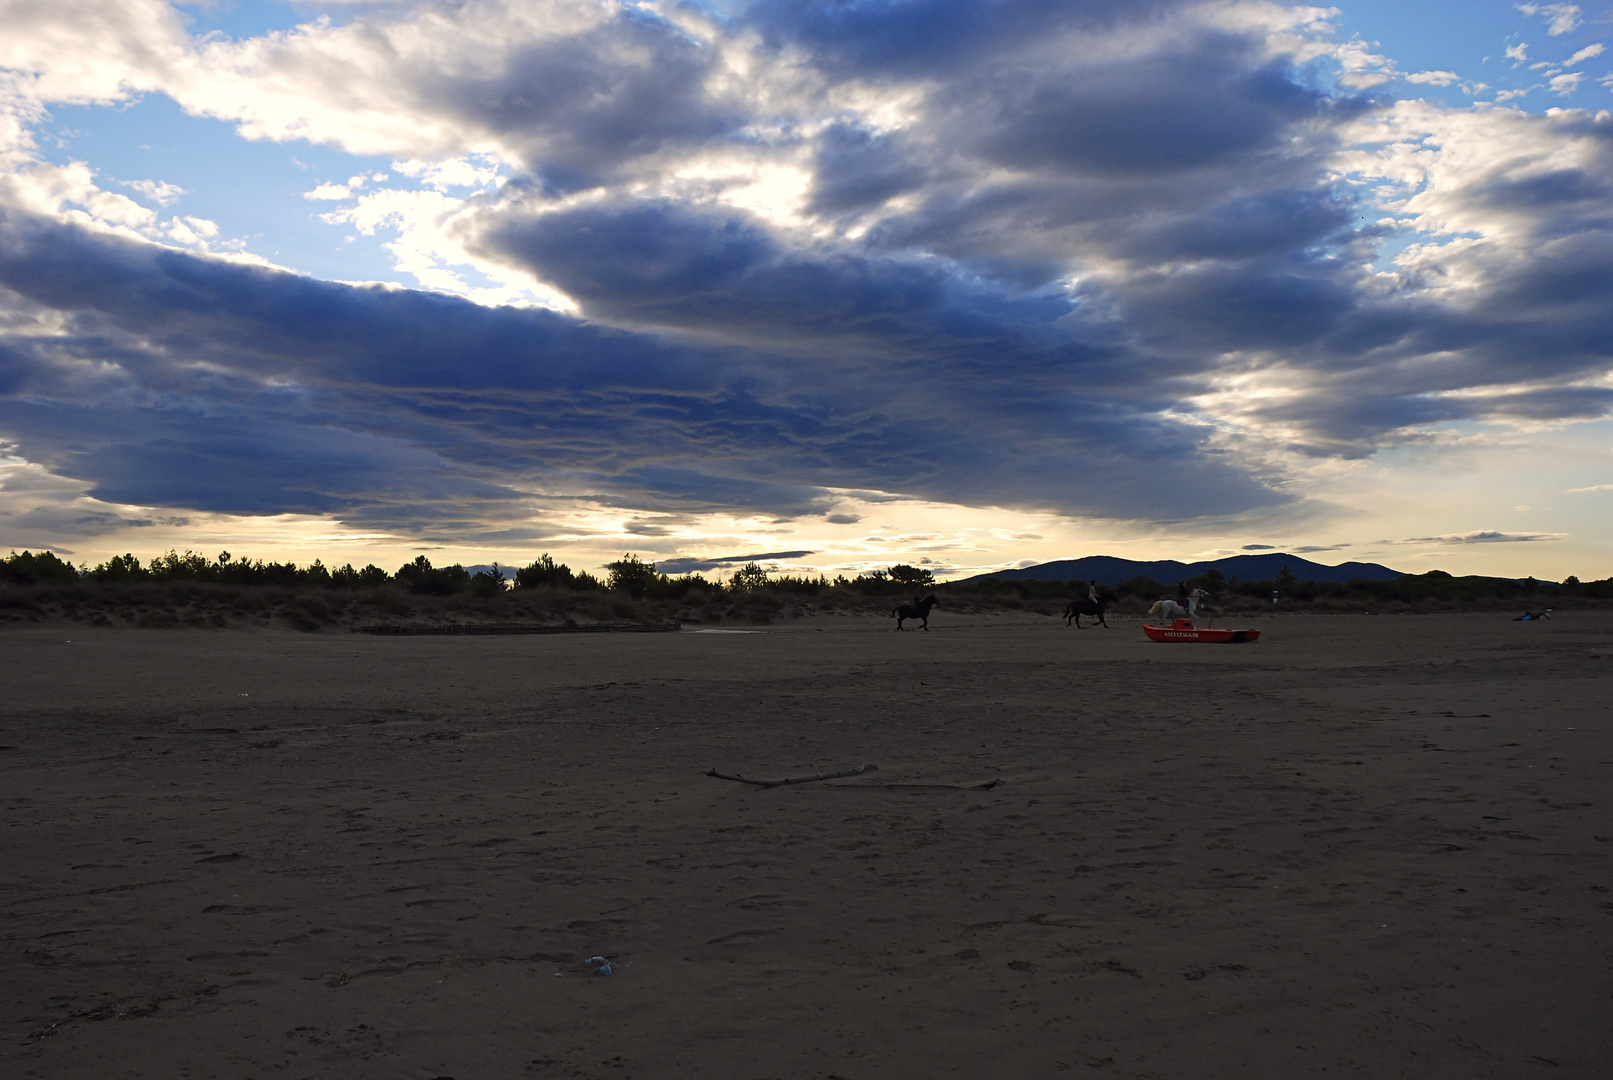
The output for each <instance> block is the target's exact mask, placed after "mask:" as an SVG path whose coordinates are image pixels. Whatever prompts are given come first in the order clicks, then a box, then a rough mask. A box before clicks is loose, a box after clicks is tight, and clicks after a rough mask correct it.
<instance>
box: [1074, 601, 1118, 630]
mask: <svg viewBox="0 0 1613 1080" xmlns="http://www.w3.org/2000/svg"><path fill="white" fill-rule="evenodd" d="M1113 602H1114V601H1113V600H1112V599H1111V598H1110V597H1107V596H1104V597H1100V598H1099V599H1098V600H1097V601H1096V602H1094V601H1091V600H1071V601H1070V606H1069V607H1067V608H1065V609H1064V625H1065V626H1069V625H1070V620H1071V619H1074V620H1075V628H1076V629H1077V630H1085V629H1086V627H1084V626H1082V625H1081V616H1083V615H1090V616H1092V617H1093V618H1094V619H1097V620H1098V622H1100V623H1102V624H1103V628H1104V629H1105V630H1107V629H1109V623H1108V622H1107V620H1105V619H1104V617H1103V613H1104V612H1105V611H1107V610H1109V605H1110V604H1112V603H1113Z"/></svg>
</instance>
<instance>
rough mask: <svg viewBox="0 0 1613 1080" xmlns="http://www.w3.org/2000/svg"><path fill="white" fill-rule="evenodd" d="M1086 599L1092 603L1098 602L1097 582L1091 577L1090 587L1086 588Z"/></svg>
mask: <svg viewBox="0 0 1613 1080" xmlns="http://www.w3.org/2000/svg"><path fill="white" fill-rule="evenodd" d="M1087 599H1088V600H1091V601H1092V602H1093V603H1094V604H1096V603H1097V602H1098V582H1097V579H1096V578H1094V579H1093V581H1092V585H1091V587H1089V588H1088V589H1087Z"/></svg>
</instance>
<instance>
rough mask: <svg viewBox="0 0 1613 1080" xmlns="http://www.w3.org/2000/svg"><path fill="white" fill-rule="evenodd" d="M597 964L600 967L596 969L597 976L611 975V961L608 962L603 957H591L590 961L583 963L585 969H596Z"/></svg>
mask: <svg viewBox="0 0 1613 1080" xmlns="http://www.w3.org/2000/svg"><path fill="white" fill-rule="evenodd" d="M595 964H598V965H599V966H598V967H597V968H594V974H595V975H609V974H610V973H611V970H612V969H611V966H610V961H609V960H606V959H605V958H604V957H603V956H590V957H589V958H588V959H586V960H584V961H583V962H582V966H583V967H594V965H595Z"/></svg>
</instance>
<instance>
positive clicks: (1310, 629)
mask: <svg viewBox="0 0 1613 1080" xmlns="http://www.w3.org/2000/svg"><path fill="white" fill-rule="evenodd" d="M1237 621H1238V623H1239V625H1249V626H1253V627H1256V628H1258V629H1260V630H1261V632H1262V635H1261V638H1260V640H1259V641H1258V642H1256V643H1252V644H1245V645H1235V646H1228V645H1182V644H1155V643H1150V642H1148V641H1146V640H1145V639H1144V637H1143V634H1142V632H1141V630H1140V628H1139V624H1138V622H1137V621H1136V620H1135V619H1131V620H1126V621H1121V620H1118V619H1111V622H1113V623H1114V626H1113V627H1112V628H1110V629H1107V630H1105V629H1103V628H1088V629H1084V630H1077V629H1075V628H1067V627H1066V626H1065V625H1064V623H1063V621H1062V620H1060V619H1047V618H1042V617H1037V616H1033V615H1028V614H986V613H980V614H969V615H960V614H949V613H948V612H947V611H946V610H945V609H944V608H943V609H937V611H936V612H935V614H934V615H932V617H931V627H932V629H931V630H930V631H929V632H927V633H926V632H922V631H915V630H912V629H911V627H910V630H909V632H905V633H897V632H895V629H894V625H895V624H894V621H892V620H889V619H879V618H875V617H868V616H820V617H816V618H803V619H796V620H790V621H784V622H776V623H775V624H773V625H768V626H758V627H756V628H755V631H754V632H733V631H732V629H730V630H729V631H728V632H709V631H701V630H700V628H698V627H694V626H686V627H685V628H684V629H683V630H681V631H678V632H675V633H655V634H556V635H544V636H514V637H405V638H380V637H371V636H367V635H362V634H347V633H312V634H303V633H296V632H292V631H289V630H222V631H205V630H134V629H98V628H90V627H85V626H82V625H75V624H72V623H68V622H65V621H62V622H53V623H45V624H37V625H29V626H14V627H9V628H6V629H5V630H3V631H0V672H3V680H4V681H3V685H4V686H5V687H6V693H5V694H4V695H3V701H0V745H3V746H4V747H5V749H4V750H0V770H3V772H0V776H3V777H4V783H3V786H0V797H3V805H4V807H5V817H6V820H5V828H4V831H3V834H0V835H3V838H4V839H3V849H0V852H3V857H4V865H5V867H6V868H7V873H6V875H5V877H4V881H3V883H0V887H3V890H4V891H3V893H0V912H3V919H0V934H3V944H4V950H3V954H0V956H3V960H0V963H3V965H4V967H3V970H0V1007H3V1016H4V1032H3V1034H4V1045H3V1048H0V1072H3V1073H4V1074H5V1075H7V1076H36V1077H41V1078H50V1080H57V1078H76V1077H86V1078H89V1077H96V1078H99V1077H111V1076H161V1077H190V1078H203V1077H221V1078H246V1077H271V1076H274V1077H278V1076H307V1077H326V1076H328V1077H418V1078H422V1080H431V1078H437V1077H453V1078H455V1080H471V1078H483V1077H514V1076H535V1077H635V1076H636V1077H667V1076H674V1077H682V1076H688V1077H695V1076H699V1077H721V1078H727V1077H733V1078H763V1077H791V1078H795V1077H801V1078H806V1077H817V1078H831V1077H838V1078H841V1080H867V1078H874V1077H889V1076H960V1077H973V1076H986V1075H1016V1076H1054V1075H1058V1074H1060V1073H1063V1072H1068V1073H1071V1074H1072V1075H1092V1076H1100V1077H1104V1076H1112V1077H1187V1076H1192V1077H1228V1078H1232V1077H1248V1076H1274V1077H1301V1076H1304V1077H1310V1076H1322V1075H1326V1076H1336V1075H1344V1076H1364V1077H1375V1078H1376V1077H1399V1076H1406V1077H1419V1078H1429V1077H1451V1078H1473V1077H1518V1076H1536V1075H1539V1076H1548V1075H1549V1076H1553V1077H1597V1076H1608V1075H1613V1038H1610V1036H1609V1034H1608V1032H1609V1030H1610V1024H1609V1016H1610V1015H1613V965H1610V963H1609V961H1610V959H1613V953H1610V950H1613V891H1610V890H1613V723H1610V719H1613V718H1610V708H1609V706H1610V702H1613V680H1610V679H1609V677H1608V673H1609V671H1610V669H1613V612H1606V611H1577V612H1570V613H1565V614H1563V615H1561V616H1559V617H1556V618H1554V619H1553V620H1552V621H1549V622H1540V623H1518V622H1514V621H1511V619H1509V618H1508V617H1507V616H1505V615H1498V614H1494V613H1489V614H1462V615H1426V616H1416V615H1404V616H1366V615H1357V616H1343V615H1339V616H1314V617H1313V616H1289V617H1267V618H1255V619H1251V620H1242V619H1240V620H1237ZM1222 624H1225V625H1231V624H1230V623H1225V620H1223V623H1222ZM1222 624H1218V625H1222ZM857 764H867V765H870V766H877V768H870V769H868V770H865V771H864V772H862V773H860V774H858V775H855V776H851V777H845V778H839V779H831V780H823V781H818V782H812V783H804V784H800V785H789V786H782V787H772V788H761V787H755V786H750V785H746V784H742V783H737V782H732V781H728V780H722V779H717V778H713V777H710V776H707V775H705V774H706V772H707V771H708V770H713V769H715V770H718V771H721V772H725V773H738V774H743V775H745V776H748V777H763V778H784V777H800V776H809V775H813V774H816V773H820V772H824V771H837V770H844V769H847V768H849V767H851V766H854V765H857ZM988 785H989V786H988ZM594 956H602V957H605V958H606V959H607V960H608V961H609V963H610V964H611V974H609V975H598V974H594V973H593V971H594V970H595V968H594V967H590V966H586V965H585V964H584V961H586V960H587V959H588V958H590V957H594ZM596 966H597V965H596Z"/></svg>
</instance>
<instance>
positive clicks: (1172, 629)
mask: <svg viewBox="0 0 1613 1080" xmlns="http://www.w3.org/2000/svg"><path fill="white" fill-rule="evenodd" d="M1143 633H1145V634H1147V635H1148V638H1149V640H1150V641H1208V642H1222V643H1224V644H1229V645H1238V644H1241V643H1243V642H1245V641H1257V640H1259V638H1260V631H1259V630H1213V629H1210V628H1208V627H1197V626H1194V625H1193V620H1192V619H1177V620H1176V621H1175V622H1173V623H1171V624H1170V625H1169V626H1149V625H1148V624H1147V623H1144V624H1143Z"/></svg>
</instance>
